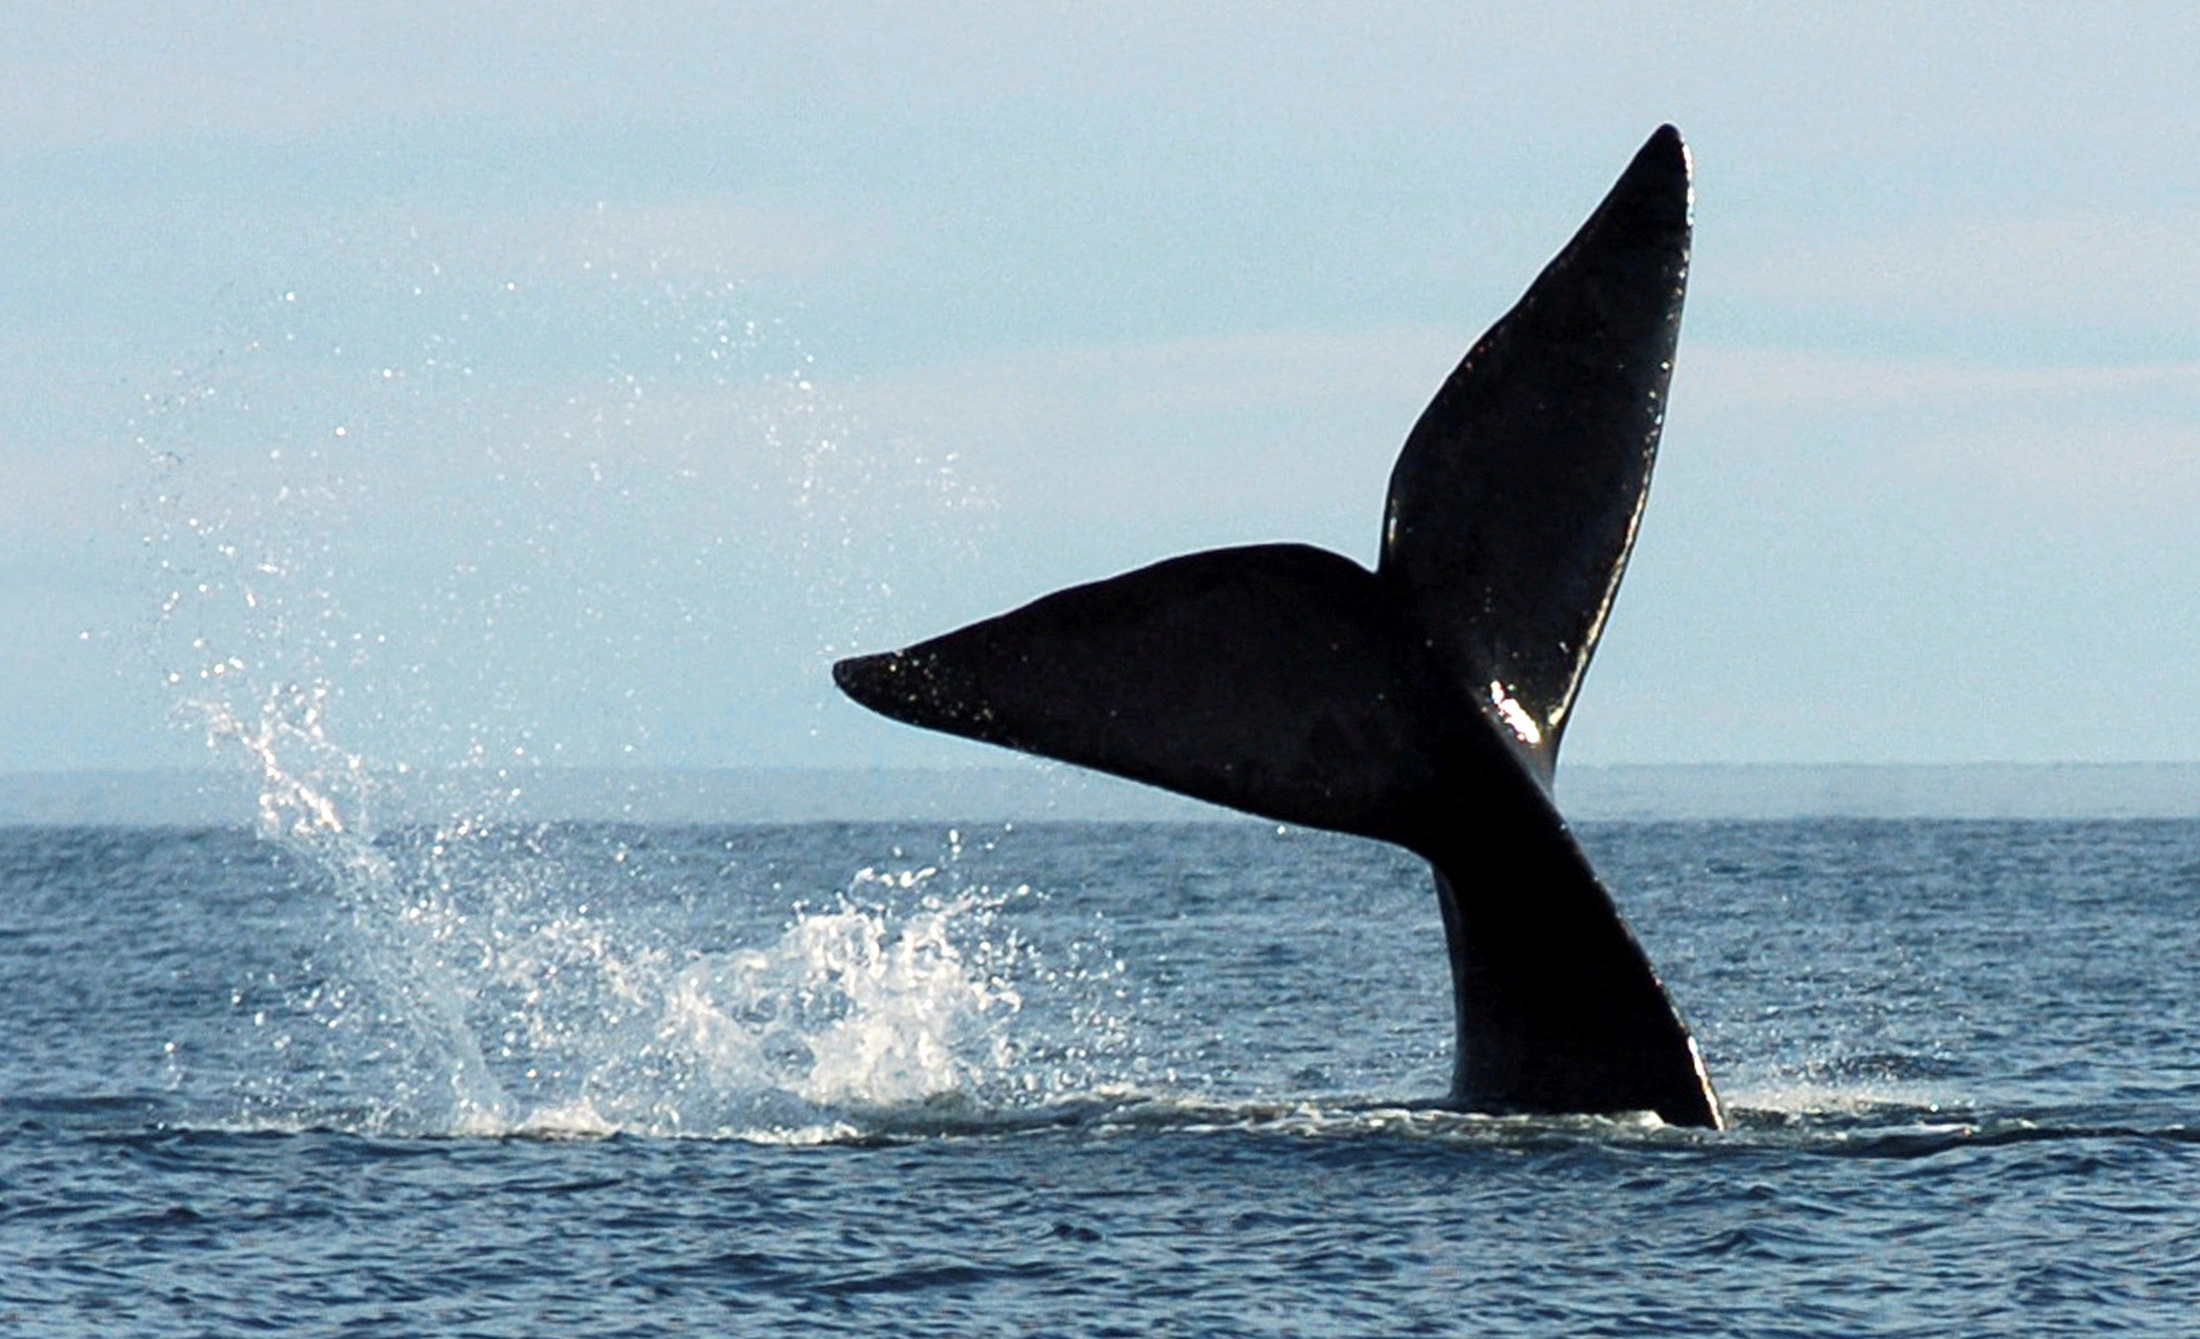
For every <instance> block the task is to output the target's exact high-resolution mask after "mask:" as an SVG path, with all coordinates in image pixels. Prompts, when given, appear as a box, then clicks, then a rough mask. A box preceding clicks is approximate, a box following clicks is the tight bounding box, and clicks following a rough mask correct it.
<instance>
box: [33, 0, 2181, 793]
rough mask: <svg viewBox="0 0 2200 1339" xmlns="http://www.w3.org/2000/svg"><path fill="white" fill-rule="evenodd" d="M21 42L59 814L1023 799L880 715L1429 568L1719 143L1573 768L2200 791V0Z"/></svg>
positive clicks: (41, 575) (1168, 14)
mask: <svg viewBox="0 0 2200 1339" xmlns="http://www.w3.org/2000/svg"><path fill="white" fill-rule="evenodd" d="M0 25H4V30H5V31H7V32H8V34H9V38H8V41H7V42H5V43H0V245H4V246H5V252H6V255H7V257H8V260H7V261H6V263H0V351H4V353H5V357H4V358H0V480H4V483H0V627H5V628H6V629H7V630H8V631H7V635H6V638H5V640H4V641H0V671H4V672H0V772H8V771H13V772H23V771H55V770H78V769H137V768H153V767H174V766H198V765H205V764H207V763H209V762H210V761H212V760H216V759H219V758H222V757H227V758H229V759H231V760H232V761H234V760H237V759H243V760H245V761H247V763H249V761H250V759H251V758H252V757H253V756H255V755H256V754H263V755H264V754H265V753H267V752H268V751H269V750H274V749H277V748H296V749H306V750H322V751H324V752H326V753H328V755H329V756H333V757H336V758H339V759H343V760H351V759H357V760H361V761H362V762H363V763H364V764H366V765H368V766H372V767H377V768H405V767H418V768H435V767H447V766H452V765H459V764H469V763H471V764H488V765H494V766H497V767H528V766H539V765H555V764H569V765H584V766H605V765H614V766H641V767H712V766H759V765H761V766H882V765H894V766H909V765H944V766H952V765H962V764H968V763H983V762H990V761H994V760H995V755H992V754H990V753H989V752H988V751H986V750H985V749H983V748H982V747H981V746H977V745H971V744H967V743H963V742H959V741H954V740H948V739H944V738H939V737H934V736H930V735H926V734H924V733H922V732H918V731H914V730H910V729H908V728H906V727H901V726H897V725H894V724H892V723H890V722H887V721H884V720H881V719H877V718H874V717H871V716H869V715H867V714H866V713H864V712H862V711H861V710H860V709H859V708H856V707H854V706H853V705H852V704H849V703H846V702H844V701H842V700H840V699H839V697H838V696H837V694H836V693H835V692H834V691H833V690H832V688H831V686H830V682H829V679H828V677H827V666H828V665H829V664H830V662H831V661H832V659H834V658H835V657H836V656H838V655H844V654H848V653H850V652H854V651H860V650H875V649H881V648H884V647H888V646H894V645H900V644H904V643H907V642H909V641H913V640H917V639H920V638H922V637H926V636H930V635H933V634H935V633H938V632H940V631H944V630H946V629H948V628H950V627H953V626H956V625H958V624H960V623H962V622H965V621H968V620H970V619H973V618H977V617H982V616H985V615H988V614H991V613H996V612H999V611H1001V610H1004V609H1006V608H1009V607H1012V606H1014V605H1016V604H1020V603H1022V602H1024V601H1026V600H1029V599H1032V598H1034V597H1036V596H1038V595H1041V594H1044V593H1046V592H1047V591H1049V590H1052V589H1055V588H1057V587H1059V586H1062V585H1065V584H1069V583H1072V582H1076V581H1082V580H1090V579H1094V578H1097V577H1101V576H1105V575H1109V574H1111V573H1114V572H1118V571H1122V570H1125V569H1128V568H1131V567H1135V566H1139V565H1142V564H1144V563H1147V562H1150V561H1153V560H1156V559H1159V558H1162V557H1166V556H1169V555H1172V554H1176V553H1181V552H1185V551H1189V550H1193V549H1199V548H1208V547H1214V546H1217V545H1222V544H1232V543H1244V542H1254V541H1264V540H1283V539H1295V540H1304V541H1309V542H1314V543H1319V544H1322V545H1325V546H1327V547H1330V548H1333V549H1336V550H1338V551H1340V552H1342V553H1345V554H1347V555H1348V556H1351V557H1353V558H1356V559H1358V560H1360V561H1363V562H1370V561H1372V559H1373V557H1374V551H1375V543H1376V528H1377V521H1378V515H1379V511H1380V507H1381V500H1382V493H1383V488H1384V484H1385V482H1386V480H1387V476H1388V472H1389V468H1390V463H1391V460H1392V458H1393V456H1394V455H1395V453H1396V451H1397V448H1398V446H1399V444H1400V443H1401V442H1402V440H1403V438H1404V435H1405V432H1406V431H1407V429H1408V428H1410V426H1411V425H1412V423H1413V421H1414V419H1415V417H1416V416H1417V415H1418V414H1419V412H1420V409H1421V407H1422V405H1423V404H1424V403H1425V402H1426V400H1427V398H1428V396H1429V395H1430V393H1431V392H1433V390H1434V389H1435V387H1436V386H1437V384H1438V383H1439V382H1440V381H1441V380H1442V379H1443V377H1444V375H1445V374H1446V373H1447V372H1448V371H1449V369H1450V368H1451V366H1452V365H1453V363H1455V362H1456V361H1457V359H1458V357H1459V356H1460V354H1461V353H1462V352H1463V351H1464V350H1465V348H1466V346H1467V345H1468V344H1469V343H1470V342H1471V341H1472V340H1473V338H1474V337H1475V336H1476V335H1477V334H1478V333H1479V332H1480V331H1481V330H1482V329H1483V328H1484V327H1485V326H1486V325H1488V324H1489V323H1490V322H1491V321H1492V320H1494V319H1495V318H1496V317H1497V316H1498V315H1500V314H1501V313H1502V312H1503V311H1504V310H1505V309H1506V308H1507V307H1508V306H1509V305H1510V304H1511V302H1512V301H1513V300H1514V299H1515V298H1516V297H1517V296H1518V294H1519V293H1520V291H1521V290H1522V289H1524V288H1525V287H1526V285H1527V284H1528V282H1529V281H1530V280H1531V279H1532V278H1533V277H1534V275H1535V273H1536V272H1537V270H1538V269H1539V268H1540V267H1541V266H1542V264H1543V263H1544V262H1545V261H1546V260H1548V258H1549V257H1550V255H1551V254H1552V253H1553V252H1555V251H1556V250H1557V248H1558V247H1559V246H1560V245H1562V244H1563V243H1564V241H1565V240H1566V238H1567V237H1568V236H1569V235H1570V234H1571V232H1572V230H1573V229H1574V227H1575V226H1576V225H1577V224H1578V223H1579V222H1580V220H1581V219H1582V218H1583V217H1584V216H1585V215H1586V214H1587V213H1588V211H1589V210H1590V209H1591V208H1592V207H1593V206H1594V205H1595V203H1596V202H1597V200H1598V199H1599V198H1601V196H1602V194H1603V192H1604V190H1605V188H1606V187H1607V186H1608V185H1609V184H1610V182H1611V180H1612V178H1613V177H1614V176H1615V175H1616V174H1617V173H1618V172H1619V170H1620V169H1621V167H1623V166H1624V165H1625V163H1626V162H1627V160H1628V158H1629V156H1630V155H1631V154H1632V153H1633V151H1634V149H1635V148H1636V146H1637V145H1638V144H1639V143H1640V142H1641V141H1642V140H1643V139H1644V138H1645V137H1646V136H1647V135H1648V134H1649V133H1650V132H1651V130H1653V129H1654V128H1655V127H1656V126H1657V125H1659V124H1660V123H1661V122H1667V121H1670V122H1673V123H1675V124H1677V125H1678V126H1679V127H1680V128H1681V130H1682V132H1683V133H1684V135H1686V136H1687V138H1688V141H1689V143H1690V146H1691V149H1692V152H1693V155H1694V161H1695V166H1696V229H1697V231H1696V246H1695V254H1694V262H1693V267H1692V272H1691V276H1690V292H1689V298H1688V309H1687V315H1686V319H1685V322H1684V325H1683V329H1682V337H1681V353H1680V358H1679V362H1678V366H1677V370H1676V373H1675V380H1674V383H1673V388H1672V409H1671V413H1670V416H1669V418H1668V421H1667V426H1666V431H1665V438H1664V444H1663V447H1662V451H1661V457H1660V463H1659V468H1658V475H1657V479H1656V483H1655V486H1654V488H1653V491H1652V495H1651V499H1650V504H1649V508H1648V512H1647V515H1646V517H1645V521H1644V524H1643V528H1642V531H1641V534H1640V539H1639V543H1638V547H1637V549H1636V555H1635V559H1634V562H1633V565H1632V566H1631V568H1630V570H1629V574H1628V577H1627V580H1626V583H1625V585H1624V587H1623V588H1622V591H1621V594H1620V599H1619V602H1618V606H1617V609H1616V612H1615V614H1614V617H1613V619H1612V621H1611V623H1610V625H1609V626H1608V628H1607V630H1606V634H1605V639H1604V642H1603V645H1602V647H1601V649H1600V651H1599V654H1598V659H1597V662H1596V664H1595V666H1594V668H1593V669H1592V670H1591V672H1590V675H1589V678H1588V680H1587V683H1586V685H1585V687H1584V690H1583V694H1582V697H1581V699H1580V701H1579V703H1578V704H1577V707H1576V710H1575V713H1574V717H1573V721H1572V724H1571V726H1570V727H1569V734H1568V737H1567V745H1566V748H1567V755H1566V756H1567V761H1569V762H1573V763H1596V764H1622V763H1691V762H1775V763H1777V762H1794V763H1893V762H1900V763H1964V762H1986V761H1991V762H2060V761H2072V762H2103V761H2130V760H2153V761H2200V691H2196V690H2195V683H2194V678H2195V676H2194V675H2193V673H2192V672H2191V670H2192V667H2193V666H2195V665H2200V596H2196V594H2195V592H2196V591H2200V524H2196V523H2195V518H2196V517H2200V95H2196V94H2195V93H2194V92H2193V91H2192V79H2191V71H2192V70H2193V69H2195V68H2200V17H2195V15H2194V11H2192V9H2191V8H2190V7H2189V6H2185V5H2179V4H2155V5H2148V4H2111V3H2103V4H2094V5H2085V6H2076V5H2023V4H1992V5H1983V4H1962V3H1942V4H1930V5H1926V4H1919V5H1873V4H1856V5H1842V6H1821V7H1815V8H1810V9H1806V8H1803V7H1796V6H1772V5H1758V4H1733V5H1722V4H1700V5H1690V6H1685V7H1681V6H1675V7H1652V6H1639V5H1602V4H1565V3H1559V4H1550V3H1538V4H1522V5H1501V4H1460V3H1447V4H1430V5H1418V4H1373V5H1370V4H1258V5H1245V4H1230V3H1222V4H1208V5H1202V6H1196V7H1194V6H1183V5H1170V4H1153V5H1138V4H1126V5H1109V4H1017V5H1010V4H927V5H922V6H916V5H844V4H830V3H826V4H808V5H803V6H781V5H761V4H758V5H746V4H649V5H641V4H635V5H618V4H602V3H592V4H587V5H578V4H562V3H556V2H555V0H551V2H548V3H530V4H524V5H522V4H466V3H444V4H439V5H413V4H385V3H373V2H372V0H361V2H358V3H351V4H347V5H343V6H259V7H256V6H249V5H210V4H189V3H163V4H137V5H125V4H103V3H86V4H74V5H67V6H56V5H45V4H27V3H0ZM210 736H212V737H213V747H212V750H211V751H210V748H209V737H210Z"/></svg>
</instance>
